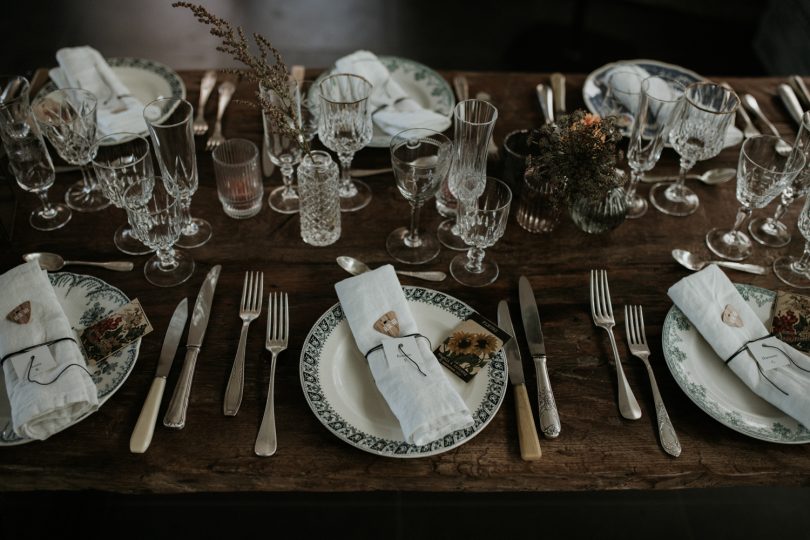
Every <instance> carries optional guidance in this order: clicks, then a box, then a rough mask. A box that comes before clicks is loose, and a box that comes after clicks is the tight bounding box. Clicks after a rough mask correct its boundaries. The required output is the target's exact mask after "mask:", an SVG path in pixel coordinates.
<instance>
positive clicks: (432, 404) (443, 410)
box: [335, 265, 474, 446]
mask: <svg viewBox="0 0 810 540" xmlns="http://www.w3.org/2000/svg"><path fill="white" fill-rule="evenodd" d="M335 290H336V291H337V295H338V298H339V299H340V305H341V307H342V308H343V313H344V314H345V315H346V320H347V321H348V322H349V328H351V331H352V335H353V336H354V340H355V342H356V343H357V347H358V348H359V349H360V351H361V352H362V353H363V354H366V352H367V351H369V350H371V349H372V348H374V347H377V346H378V345H380V344H382V342H383V341H384V340H387V339H390V338H389V337H388V336H386V335H384V334H382V333H380V332H378V331H377V330H375V329H374V323H375V322H376V321H377V320H378V319H379V318H380V316H382V315H384V314H386V313H388V312H389V311H393V312H394V313H396V318H397V320H398V321H399V327H400V335H401V336H407V335H409V334H414V333H418V332H419V329H418V328H417V326H416V321H414V319H413V316H412V315H411V310H410V308H409V307H408V302H407V300H406V299H405V295H404V294H403V292H402V287H401V286H400V284H399V280H398V279H397V276H396V274H395V273H394V268H393V267H392V266H391V265H386V266H381V267H380V268H377V269H376V270H372V271H371V272H366V273H364V274H360V275H359V276H355V277H351V278H348V279H345V280H343V281H341V282H339V283H337V284H336V285H335ZM416 343H417V344H418V349H419V350H418V354H417V355H415V357H414V355H411V357H412V358H413V363H412V362H411V361H408V360H405V359H398V358H394V359H391V358H386V356H385V353H384V351H383V350H382V349H378V350H377V351H375V352H372V353H371V354H369V355H368V357H367V358H368V365H369V368H370V369H371V374H372V376H373V377H374V381H375V382H376V383H377V388H378V389H379V390H380V393H381V394H382V396H383V398H385V401H386V402H387V403H388V406H389V407H390V408H391V411H392V412H393V413H394V416H396V417H397V420H399V424H400V427H401V428H402V433H403V434H404V436H405V440H406V441H408V442H410V443H413V444H416V445H419V446H421V445H425V444H427V443H429V442H431V441H435V440H437V439H440V438H441V437H443V436H445V435H448V434H450V433H452V432H454V431H456V430H458V429H465V428H468V427H470V426H472V425H473V424H474V421H473V418H472V416H471V415H470V411H469V410H468V409H467V406H466V405H465V404H464V401H463V400H462V399H461V397H460V396H459V395H458V393H457V392H456V391H455V389H453V387H452V386H451V385H450V382H449V381H448V380H447V377H446V376H445V374H444V371H443V368H442V367H441V365H440V364H439V362H438V360H436V357H435V356H434V355H433V352H432V351H431V350H430V346H429V344H428V341H427V340H426V339H422V338H417V339H416ZM417 365H418V367H417Z"/></svg>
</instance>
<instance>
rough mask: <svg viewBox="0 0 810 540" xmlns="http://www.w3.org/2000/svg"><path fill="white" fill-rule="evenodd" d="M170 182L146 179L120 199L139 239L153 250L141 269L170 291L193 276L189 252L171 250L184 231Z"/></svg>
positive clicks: (180, 206) (128, 189) (176, 199)
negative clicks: (153, 252)
mask: <svg viewBox="0 0 810 540" xmlns="http://www.w3.org/2000/svg"><path fill="white" fill-rule="evenodd" d="M170 185H172V184H171V182H168V181H166V179H165V178H161V177H160V176H145V177H143V178H140V179H139V180H136V181H135V182H133V183H132V185H130V186H129V187H128V188H127V189H126V190H125V191H124V195H123V198H122V201H123V204H124V207H125V208H126V210H127V216H128V218H129V222H130V224H131V225H132V227H133V228H134V229H135V231H136V232H137V236H138V238H139V239H141V240H142V241H143V243H144V244H146V245H147V246H148V247H150V248H152V249H153V250H155V255H153V256H152V258H150V259H149V260H148V261H146V264H145V265H144V267H143V274H144V276H145V277H146V280H147V281H148V282H149V283H151V284H152V285H156V286H158V287H173V286H175V285H179V284H180V283H183V282H184V281H186V280H187V279H188V278H189V277H191V274H192V273H193V272H194V259H192V258H191V255H189V254H188V252H186V251H183V250H180V249H174V245H175V243H176V242H177V239H178V238H180V233H181V230H182V228H183V210H182V205H183V202H182V199H180V198H179V197H177V195H178V194H177V193H175V192H172V191H170V188H169V187H168V186H170Z"/></svg>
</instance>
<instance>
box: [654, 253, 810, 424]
mask: <svg viewBox="0 0 810 540" xmlns="http://www.w3.org/2000/svg"><path fill="white" fill-rule="evenodd" d="M669 297H670V298H672V301H673V302H675V305H676V306H678V308H680V310H681V311H683V313H684V314H685V315H686V317H687V318H688V319H689V321H690V322H691V323H692V324H693V325H695V328H696V329H697V331H698V332H700V334H701V335H702V336H703V338H704V339H705V340H706V341H707V342H708V343H709V345H710V346H711V347H712V349H714V352H716V353H717V355H718V356H719V357H720V358H721V359H722V360H723V361H725V360H727V359H729V358H731V357H732V355H734V354H735V353H736V352H737V351H738V350H739V349H740V348H742V347H743V346H744V345H745V344H746V343H748V342H749V341H752V340H757V339H759V338H762V337H764V336H766V335H768V330H767V329H766V328H765V326H764V325H763V324H762V322H761V321H760V320H759V318H758V317H757V316H756V314H755V313H754V312H753V310H752V309H751V308H750V307H749V306H748V304H747V303H746V302H745V301H744V300H743V298H742V297H741V296H740V293H739V292H737V289H736V288H735V287H734V285H733V284H732V283H731V281H729V279H728V277H726V275H725V274H724V273H723V272H722V271H721V270H720V269H719V268H718V267H717V266H716V265H713V264H712V265H709V266H707V267H706V268H704V269H703V270H701V271H700V272H697V273H695V274H692V275H691V276H688V277H686V278H684V279H682V280H680V281H679V282H678V283H676V284H675V285H673V286H672V287H671V288H670V289H669ZM729 308H730V310H731V311H729V310H728V309H729ZM724 312H726V313H727V314H728V316H726V317H724V315H723V314H724ZM735 314H736V317H735ZM724 318H725V320H726V321H727V322H724ZM740 323H741V325H740ZM779 346H780V348H784V350H785V351H786V352H787V353H789V355H790V358H791V361H789V362H787V364H786V365H783V366H780V367H775V368H772V369H768V366H762V365H760V364H758V363H757V360H756V359H755V358H754V356H753V355H752V354H751V352H750V351H749V350H748V349H743V350H742V352H740V353H739V354H737V355H736V356H735V357H734V358H733V359H732V360H730V361H729V362H728V363H727V364H726V365H727V366H728V367H729V368H730V369H731V370H732V371H733V372H734V373H735V374H736V375H737V376H738V377H739V378H740V379H741V380H742V381H743V382H744V383H745V384H746V386H748V387H749V388H750V389H751V390H752V391H753V392H754V393H755V394H756V395H758V396H759V397H761V398H763V399H764V400H765V401H767V402H769V403H771V404H772V405H774V406H775V407H777V408H778V409H780V410H782V411H784V412H785V413H786V414H788V415H790V416H792V417H793V418H795V419H796V420H798V421H799V422H801V423H802V424H803V425H805V426H810V358H808V357H807V356H805V355H804V354H803V353H801V352H799V351H797V350H796V349H794V348H793V347H791V346H790V345H788V344H785V343H780V344H779ZM779 356H780V357H781V358H782V359H784V358H786V357H785V356H784V355H781V353H779Z"/></svg>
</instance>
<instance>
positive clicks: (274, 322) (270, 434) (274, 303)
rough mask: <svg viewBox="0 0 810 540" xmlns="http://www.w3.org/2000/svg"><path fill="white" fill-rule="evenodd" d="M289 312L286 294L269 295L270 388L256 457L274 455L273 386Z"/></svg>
mask: <svg viewBox="0 0 810 540" xmlns="http://www.w3.org/2000/svg"><path fill="white" fill-rule="evenodd" d="M289 314H290V310H289V305H288V303H287V293H274V292H273V293H270V296H269V298H268V299H267V341H266V342H265V348H266V349H267V350H268V351H270V354H271V355H272V360H271V361H270V387H269V389H268V390H267V403H266V404H265V406H264V416H263V417H262V424H261V427H260V428H259V435H258V436H257V437H256V444H255V446H254V447H253V451H254V452H256V455H257V456H272V455H273V454H275V453H276V447H277V440H276V414H275V410H274V408H273V386H274V383H275V381H276V358H277V357H278V355H279V353H280V352H282V351H284V350H285V349H287V341H288V339H289V335H290V316H289Z"/></svg>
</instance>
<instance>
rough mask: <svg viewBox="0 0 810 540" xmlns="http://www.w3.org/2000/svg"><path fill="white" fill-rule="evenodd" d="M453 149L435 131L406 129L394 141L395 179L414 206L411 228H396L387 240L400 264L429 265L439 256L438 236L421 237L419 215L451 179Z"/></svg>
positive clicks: (391, 252) (386, 242) (443, 137)
mask: <svg viewBox="0 0 810 540" xmlns="http://www.w3.org/2000/svg"><path fill="white" fill-rule="evenodd" d="M452 149H453V143H452V142H450V139H448V138H447V137H445V136H444V135H442V134H441V133H439V132H437V131H433V130H432V129H424V128H414V129H406V130H405V131H401V132H400V133H397V134H396V135H395V136H394V137H392V138H391V144H390V150H391V165H392V167H393V169H394V178H395V179H396V182H397V188H399V192H400V193H402V196H403V197H405V198H406V199H407V200H408V202H409V203H410V205H411V226H410V227H400V228H398V229H395V230H394V231H392V232H391V234H389V235H388V238H387V239H386V241H385V247H386V249H387V250H388V253H389V254H390V255H391V256H392V257H393V258H394V259H396V260H398V261H400V262H404V263H410V264H421V263H426V262H428V261H430V260H432V259H434V258H435V257H436V256H437V255H438V254H439V250H440V246H439V241H438V240H437V239H436V237H435V236H434V235H432V234H424V235H422V234H420V231H419V214H420V210H421V209H422V206H423V205H424V204H425V202H427V201H428V200H429V199H430V198H431V197H433V196H434V195H435V194H436V191H437V190H438V189H439V186H440V185H441V183H442V181H443V180H444V178H445V177H446V176H447V171H448V170H449V168H450V161H451V160H452V153H453V152H452Z"/></svg>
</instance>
